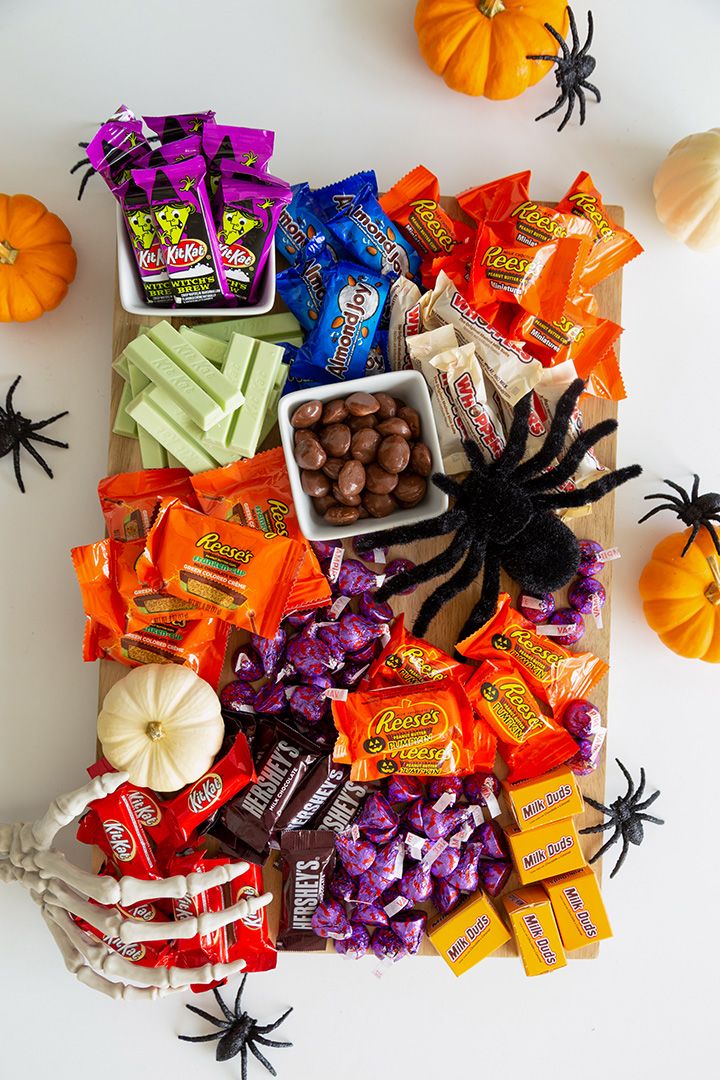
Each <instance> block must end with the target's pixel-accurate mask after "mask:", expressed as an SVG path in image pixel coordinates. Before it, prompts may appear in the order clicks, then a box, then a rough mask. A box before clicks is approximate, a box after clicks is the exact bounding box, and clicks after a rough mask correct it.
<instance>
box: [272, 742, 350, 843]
mask: <svg viewBox="0 0 720 1080" xmlns="http://www.w3.org/2000/svg"><path fill="white" fill-rule="evenodd" d="M349 776H350V766H349V765H339V764H337V763H335V762H334V761H333V759H332V754H327V755H326V756H325V757H324V758H321V759H320V761H318V763H317V765H316V766H315V768H314V769H313V770H312V772H311V773H310V775H309V776H308V778H307V780H306V781H305V783H304V784H303V786H302V787H301V788H300V789H299V790H298V791H297V793H296V794H295V796H294V797H293V798H292V799H291V801H290V802H289V803H288V805H287V806H286V807H285V810H284V811H283V813H282V816H281V817H280V818H279V819H278V823H277V828H278V831H282V830H283V829H307V828H308V827H309V825H310V822H311V821H312V819H313V818H314V817H316V816H317V815H318V814H319V813H320V812H321V811H322V809H323V807H324V806H325V805H326V803H328V802H329V801H330V799H332V797H333V796H334V795H335V793H336V791H337V790H338V788H339V787H340V786H341V785H342V784H343V783H344V781H346V780H347V779H348V777H349Z"/></svg>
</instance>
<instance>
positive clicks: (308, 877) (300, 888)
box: [277, 829, 335, 952]
mask: <svg viewBox="0 0 720 1080" xmlns="http://www.w3.org/2000/svg"><path fill="white" fill-rule="evenodd" d="M280 864H281V867H282V875H283V886H282V907H281V910H280V929H279V931H278V939H277V948H278V949H292V950H293V951H295V952H324V950H325V948H326V946H327V942H326V941H325V939H324V938H320V937H318V936H317V935H316V934H315V933H314V932H313V928H312V917H313V913H314V911H315V908H316V907H317V906H318V904H319V903H320V902H321V901H322V900H324V899H325V891H326V889H327V885H328V882H329V881H330V876H331V874H332V872H333V868H334V865H335V834H334V833H332V832H328V831H327V830H322V829H294V830H288V831H286V832H284V833H283V834H282V836H281V837H280Z"/></svg>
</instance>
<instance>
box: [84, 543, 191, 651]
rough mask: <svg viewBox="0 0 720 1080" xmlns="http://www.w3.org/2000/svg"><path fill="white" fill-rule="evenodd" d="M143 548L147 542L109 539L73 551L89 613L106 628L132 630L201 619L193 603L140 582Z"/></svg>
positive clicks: (85, 605)
mask: <svg viewBox="0 0 720 1080" xmlns="http://www.w3.org/2000/svg"><path fill="white" fill-rule="evenodd" d="M144 549H145V541H144V540H127V541H125V542H122V541H119V540H113V539H111V538H110V537H108V539H107V540H98V541H97V543H95V544H85V545H84V546H82V547H76V548H73V549H72V551H71V556H72V560H73V565H74V567H75V573H76V574H77V578H78V581H79V583H80V591H81V593H82V597H83V605H84V607H85V612H86V614H90V615H91V616H92V617H93V618H96V619H97V620H98V621H99V622H101V623H103V624H104V625H106V626H121V627H122V628H123V629H125V628H126V627H127V628H128V629H129V630H135V629H137V628H139V627H142V626H148V625H149V624H150V623H163V622H172V621H174V620H175V619H178V618H182V619H183V620H187V619H193V618H200V617H201V616H202V615H203V612H202V611H200V609H199V608H198V607H197V605H196V604H194V603H193V602H192V601H191V600H188V599H187V598H186V597H184V598H180V597H177V596H171V595H170V594H169V593H166V592H163V591H162V590H158V591H154V590H153V589H150V588H148V587H147V585H143V584H142V583H141V582H140V581H139V580H138V576H137V571H136V569H135V564H136V562H137V560H138V559H139V558H140V556H141V555H142V553H143V551H144Z"/></svg>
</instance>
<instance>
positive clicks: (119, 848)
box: [103, 820, 137, 862]
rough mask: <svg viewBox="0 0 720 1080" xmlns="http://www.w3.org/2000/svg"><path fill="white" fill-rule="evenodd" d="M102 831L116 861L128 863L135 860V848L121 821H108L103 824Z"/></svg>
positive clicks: (125, 826)
mask: <svg viewBox="0 0 720 1080" xmlns="http://www.w3.org/2000/svg"><path fill="white" fill-rule="evenodd" d="M103 829H104V830H105V835H106V836H107V838H108V843H109V844H110V848H111V850H112V853H113V855H114V856H115V858H116V859H119V860H120V862H130V861H131V860H132V859H134V858H135V854H136V852H137V847H136V845H135V840H134V839H133V837H132V836H131V835H130V832H129V830H128V827H127V825H123V823H122V821H113V820H110V821H104V822H103Z"/></svg>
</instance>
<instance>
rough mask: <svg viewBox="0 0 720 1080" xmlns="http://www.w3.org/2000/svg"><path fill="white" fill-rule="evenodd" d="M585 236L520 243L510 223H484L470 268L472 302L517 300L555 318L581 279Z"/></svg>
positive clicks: (587, 247) (535, 310) (528, 309)
mask: <svg viewBox="0 0 720 1080" xmlns="http://www.w3.org/2000/svg"><path fill="white" fill-rule="evenodd" d="M589 246H590V241H589V240H588V239H587V238H584V237H565V238H562V239H550V240H544V241H542V242H540V243H537V244H526V243H520V242H519V241H518V239H517V237H516V235H515V229H514V227H513V226H512V225H511V224H509V223H508V221H507V220H506V221H501V222H495V223H493V224H485V225H483V227H482V228H481V230H480V233H479V235H478V241H477V247H476V249H475V255H474V258H473V263H472V268H471V271H470V295H471V298H472V300H473V302H474V303H475V304H479V305H483V304H491V303H493V302H494V301H496V300H505V301H513V300H514V301H515V302H516V303H518V304H520V305H521V306H522V307H523V308H525V310H526V311H530V312H532V313H533V314H534V315H542V316H543V318H546V319H554V318H559V317H560V316H561V315H562V313H563V310H564V309H565V306H566V304H567V300H568V296H572V295H573V294H574V293H575V291H576V289H577V283H578V280H579V275H580V270H581V267H582V265H583V262H584V259H585V257H586V255H587V252H588V250H589Z"/></svg>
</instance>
